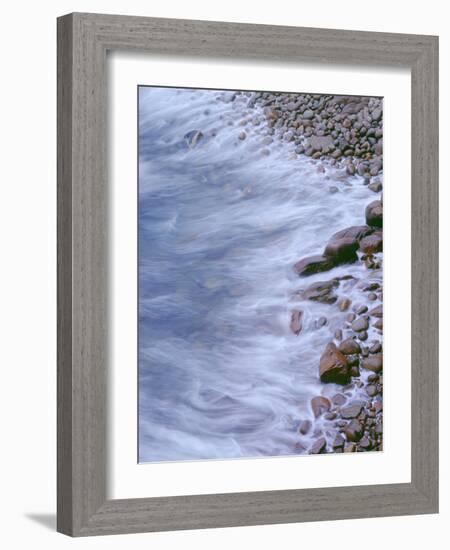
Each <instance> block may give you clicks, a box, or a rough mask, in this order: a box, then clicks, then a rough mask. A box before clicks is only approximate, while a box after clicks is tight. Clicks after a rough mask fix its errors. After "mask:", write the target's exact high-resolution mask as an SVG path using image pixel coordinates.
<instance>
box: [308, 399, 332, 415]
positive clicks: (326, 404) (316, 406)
mask: <svg viewBox="0 0 450 550" xmlns="http://www.w3.org/2000/svg"><path fill="white" fill-rule="evenodd" d="M311 409H312V412H313V414H314V417H315V418H318V417H319V416H321V415H322V414H324V413H326V412H328V411H329V410H330V409H331V402H330V400H329V399H327V398H326V397H324V396H323V395H317V396H316V397H313V398H312V399H311Z"/></svg>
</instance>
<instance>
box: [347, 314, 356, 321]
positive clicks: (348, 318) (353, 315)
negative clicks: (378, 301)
mask: <svg viewBox="0 0 450 550" xmlns="http://www.w3.org/2000/svg"><path fill="white" fill-rule="evenodd" d="M355 319H356V315H355V314H354V313H349V314H348V315H347V322H348V323H352V322H353V321H354V320H355Z"/></svg>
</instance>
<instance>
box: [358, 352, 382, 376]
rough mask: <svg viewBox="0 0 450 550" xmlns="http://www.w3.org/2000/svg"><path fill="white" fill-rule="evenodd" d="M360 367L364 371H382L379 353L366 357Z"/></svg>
mask: <svg viewBox="0 0 450 550" xmlns="http://www.w3.org/2000/svg"><path fill="white" fill-rule="evenodd" d="M361 366H362V367H363V368H364V369H367V370H370V371H372V372H375V373H379V372H380V371H381V370H382V369H383V355H382V354H381V353H378V354H375V355H372V356H370V357H366V358H365V359H363V360H362V362H361Z"/></svg>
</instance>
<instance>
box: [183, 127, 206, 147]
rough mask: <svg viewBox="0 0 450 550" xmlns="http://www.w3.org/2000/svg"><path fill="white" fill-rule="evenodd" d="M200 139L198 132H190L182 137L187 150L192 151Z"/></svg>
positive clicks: (200, 133)
mask: <svg viewBox="0 0 450 550" xmlns="http://www.w3.org/2000/svg"><path fill="white" fill-rule="evenodd" d="M202 138H203V134H202V132H200V131H199V130H191V131H190V132H188V133H187V134H185V136H184V139H185V141H186V143H187V145H188V147H189V149H193V148H194V147H195V146H196V145H197V144H198V142H199V141H200V140H201V139H202Z"/></svg>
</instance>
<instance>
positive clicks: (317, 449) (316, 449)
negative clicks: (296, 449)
mask: <svg viewBox="0 0 450 550" xmlns="http://www.w3.org/2000/svg"><path fill="white" fill-rule="evenodd" d="M326 447H327V440H326V439H325V438H324V437H320V438H319V439H318V440H317V441H315V442H314V443H313V446H312V447H311V450H310V453H311V454H313V455H318V454H321V453H323V452H325V450H326Z"/></svg>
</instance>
